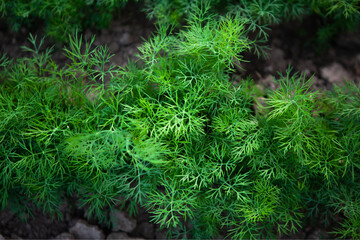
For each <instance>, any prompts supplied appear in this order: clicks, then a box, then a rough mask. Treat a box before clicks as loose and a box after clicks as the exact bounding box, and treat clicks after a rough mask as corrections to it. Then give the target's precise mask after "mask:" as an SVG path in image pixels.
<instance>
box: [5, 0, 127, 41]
mask: <svg viewBox="0 0 360 240" xmlns="http://www.w3.org/2000/svg"><path fill="white" fill-rule="evenodd" d="M126 1H127V0H105V1H104V0H100V1H99V0H86V1H83V0H30V1H28V0H16V1H13V0H0V17H2V18H4V19H5V21H6V22H7V23H8V25H9V26H10V27H11V28H12V29H13V30H15V31H18V30H19V29H20V28H21V27H22V26H24V25H25V26H30V27H34V26H36V25H41V24H43V25H44V30H45V33H46V35H47V36H50V37H52V38H53V39H56V40H57V41H65V40H67V36H68V35H69V34H73V33H74V32H75V31H76V30H84V29H86V28H96V29H103V28H107V27H108V26H109V23H110V21H111V19H112V17H113V14H114V13H116V10H117V9H119V8H120V7H122V6H124V5H125V3H126Z"/></svg>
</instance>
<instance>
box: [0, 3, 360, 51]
mask: <svg viewBox="0 0 360 240" xmlns="http://www.w3.org/2000/svg"><path fill="white" fill-rule="evenodd" d="M127 2H128V1H127V0H96V1H95V0H87V1H82V0H71V1H68V0H60V1H55V0H51V1H45V0H31V1H27V0H16V1H12V0H0V16H1V17H3V18H4V19H5V21H6V22H7V23H8V24H9V25H10V26H11V28H12V29H14V30H18V29H20V27H21V26H23V25H24V24H27V25H28V26H33V25H36V24H38V22H39V20H41V21H42V22H44V27H45V32H46V34H47V35H48V36H51V37H53V38H54V39H56V40H58V41H65V40H67V35H68V34H70V33H74V32H75V31H76V30H84V29H86V28H97V29H103V28H107V27H108V25H109V23H110V21H111V19H112V17H113V15H114V14H116V13H117V9H119V8H120V7H123V6H124V5H125V4H126V3H127ZM135 2H140V3H141V4H142V5H144V7H143V10H144V11H145V12H146V13H147V16H148V17H149V19H156V21H157V22H158V23H160V24H171V25H175V26H178V27H180V26H182V25H183V24H184V20H185V19H187V18H188V17H189V16H190V13H191V9H193V8H194V7H199V6H201V5H203V4H204V3H206V4H208V5H209V6H210V7H211V11H213V12H214V13H218V14H220V15H226V14H233V15H237V16H240V17H242V18H244V19H247V21H248V25H247V28H248V29H249V30H250V31H253V32H256V37H255V39H256V40H257V41H260V42H266V41H267V38H268V33H267V32H268V31H267V30H268V29H269V25H271V24H279V23H281V22H283V21H284V20H289V19H299V18H301V17H303V16H304V15H309V14H317V15H319V16H320V17H321V18H322V19H323V22H324V24H323V27H322V28H320V30H319V31H318V33H317V42H318V43H319V45H323V44H327V43H328V42H329V41H330V40H331V39H332V38H333V37H334V36H335V35H336V34H337V33H339V32H341V31H343V30H352V29H355V28H356V27H358V26H359V22H360V12H359V7H360V6H359V3H358V1H357V0H291V1H288V0H221V1H220V0H212V1H203V0H185V1H184V0H155V1H152V0H143V1H139V0H135ZM142 5H141V6H142ZM254 50H255V51H256V52H257V53H258V54H259V55H261V54H264V52H263V51H261V49H254ZM259 51H260V52H259Z"/></svg>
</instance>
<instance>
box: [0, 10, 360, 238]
mask: <svg viewBox="0 0 360 240" xmlns="http://www.w3.org/2000/svg"><path fill="white" fill-rule="evenodd" d="M138 9H139V7H138V6H131V5H130V6H127V7H126V8H125V9H123V10H122V11H121V13H120V14H119V16H117V17H115V19H114V20H113V22H112V23H111V24H110V27H109V29H105V30H101V31H94V30H86V31H85V33H84V35H85V37H86V38H90V37H91V36H92V35H94V34H95V35H96V40H95V45H104V44H106V45H107V46H108V47H109V49H110V52H111V53H113V54H115V55H114V57H113V58H112V61H113V63H115V64H117V65H121V66H124V65H126V64H127V62H128V59H136V57H135V54H136V53H137V52H138V50H137V48H138V47H139V46H140V45H141V43H142V42H143V41H144V39H147V38H148V37H149V36H151V34H152V33H153V32H154V30H155V27H154V25H153V23H152V22H150V21H149V20H147V19H146V17H145V14H144V13H143V12H141V11H139V10H138ZM316 20H317V19H316V17H307V18H305V19H303V20H302V21H292V22H288V23H284V24H281V25H278V26H274V27H273V28H272V31H270V41H269V46H270V47H271V50H270V51H269V58H268V59H264V58H260V59H259V58H257V57H256V56H255V55H253V54H251V53H246V54H245V55H244V59H246V60H248V61H250V62H248V63H242V64H241V68H236V72H235V73H234V75H233V77H234V81H241V79H242V78H246V77H247V76H250V77H251V78H253V79H254V81H255V82H256V84H259V85H262V86H264V87H270V88H274V87H275V85H274V82H273V81H272V76H275V77H278V76H279V75H278V72H280V73H284V72H285V71H286V69H287V67H288V66H289V65H291V66H293V68H294V71H299V72H302V73H305V74H306V76H308V77H311V76H313V78H314V80H315V84H314V87H315V88H316V89H319V90H321V91H324V90H326V89H331V88H332V87H333V85H335V84H341V83H343V82H344V80H351V81H355V82H356V83H359V82H360V30H359V29H358V30H357V31H355V32H351V33H343V34H341V35H339V36H337V37H336V38H335V39H334V40H333V41H332V42H331V45H330V48H328V49H326V50H325V51H323V52H321V53H319V52H318V49H317V47H316V44H314V43H312V42H309V37H311V36H314V34H315V32H316V27H317V24H316ZM304 31H305V32H306V34H305V35H304V34H303V33H304ZM30 32H32V33H33V34H36V35H38V36H39V37H40V36H42V35H43V33H42V30H41V29H26V28H22V29H21V30H20V31H19V32H18V33H13V32H11V31H9V29H7V27H6V25H5V24H4V23H3V22H1V20H0V52H1V53H6V54H7V55H8V56H9V57H12V58H17V57H19V56H26V54H27V53H24V52H23V51H22V50H21V48H20V46H22V45H26V46H29V43H28V41H27V40H26V39H27V37H28V35H29V33H30ZM300 33H301V34H300ZM46 44H47V45H49V44H50V43H49V42H47V43H46ZM62 47H63V46H61V45H56V46H55V53H54V55H53V60H54V61H55V62H57V63H59V64H60V65H64V64H66V58H65V57H64V56H63V55H62V54H61V48H62ZM244 69H245V70H244ZM62 212H63V214H64V218H63V220H58V219H52V218H51V217H50V216H47V215H45V214H43V213H42V212H41V210H39V209H34V216H33V217H30V218H28V220H27V221H22V220H21V218H20V217H19V216H18V215H15V214H14V213H12V212H11V211H9V209H5V210H3V211H1V212H0V240H1V239H10V238H11V239H22V238H23V239H33V238H36V239H51V238H52V239H55V238H56V239H76V238H92V237H94V238H98V237H101V238H107V239H111V238H117V239H120V238H123V239H126V238H133V239H135V238H137V239H140V238H142V239H162V238H165V233H164V231H163V230H160V229H159V226H157V225H155V224H152V223H150V222H149V220H150V216H149V214H147V213H146V212H145V210H144V209H142V208H140V209H139V213H138V215H137V216H135V217H130V216H128V215H127V214H126V213H124V212H121V211H120V212H114V214H115V215H116V217H117V218H118V219H122V220H121V221H122V223H124V224H123V225H124V226H123V227H121V228H117V230H116V231H114V229H115V227H114V225H113V226H107V225H104V224H100V223H98V222H97V221H96V220H94V219H90V220H89V219H87V218H86V209H84V208H83V209H77V208H76V207H75V204H74V201H70V200H69V201H68V204H66V205H65V206H62ZM119 221H120V220H119ZM333 226H334V225H330V226H328V227H327V228H325V227H324V226H323V224H322V220H321V219H316V220H314V222H311V223H310V222H309V223H308V226H307V227H305V228H304V229H303V230H302V231H300V232H299V233H297V234H293V235H289V236H284V237H282V238H292V239H322V238H329V237H331V235H329V233H328V232H329V231H330V230H331V228H332V227H333ZM81 227H83V229H85V230H84V231H85V232H86V233H87V234H90V233H93V234H94V235H86V234H85V235H81V234H82V233H80V232H81V231H80V230H79V229H80V228H81ZM96 234H98V235H96ZM220 237H221V236H220Z"/></svg>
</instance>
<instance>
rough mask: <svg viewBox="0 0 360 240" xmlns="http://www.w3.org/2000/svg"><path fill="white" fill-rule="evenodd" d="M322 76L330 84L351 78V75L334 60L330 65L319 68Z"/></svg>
mask: <svg viewBox="0 0 360 240" xmlns="http://www.w3.org/2000/svg"><path fill="white" fill-rule="evenodd" d="M320 74H321V77H322V78H325V79H327V80H328V81H329V82H331V83H332V84H340V83H342V82H343V81H344V79H346V80H353V79H352V76H351V75H350V74H349V73H348V72H347V71H346V70H345V68H344V67H343V66H341V65H340V64H339V63H336V62H334V63H333V64H331V65H328V66H325V67H322V68H320Z"/></svg>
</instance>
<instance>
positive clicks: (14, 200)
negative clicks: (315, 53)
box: [0, 5, 360, 239]
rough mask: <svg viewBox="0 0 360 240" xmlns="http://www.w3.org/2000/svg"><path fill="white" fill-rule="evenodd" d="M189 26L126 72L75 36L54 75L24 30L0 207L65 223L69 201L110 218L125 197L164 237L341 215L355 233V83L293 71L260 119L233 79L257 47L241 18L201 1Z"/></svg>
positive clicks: (245, 232) (5, 84) (0, 157)
mask: <svg viewBox="0 0 360 240" xmlns="http://www.w3.org/2000/svg"><path fill="white" fill-rule="evenodd" d="M188 23H189V25H188V26H187V27H186V28H184V29H182V30H180V31H179V32H178V33H176V34H175V33H172V28H170V27H169V26H168V25H166V24H164V25H159V27H158V33H157V34H156V35H154V36H153V37H152V38H151V39H149V40H148V41H147V42H145V43H144V44H143V46H142V47H141V48H140V49H139V50H140V54H139V59H140V60H139V63H129V64H128V65H127V67H124V68H119V67H116V66H113V65H110V67H109V66H108V64H109V62H110V58H111V54H110V53H109V52H108V49H107V48H106V47H102V46H99V47H96V48H92V47H91V43H92V41H93V39H92V40H91V41H90V42H88V43H86V44H85V45H84V44H83V41H82V38H81V37H80V36H78V35H75V36H73V37H71V38H70V41H69V46H68V47H67V48H65V49H64V52H65V55H66V56H67V57H68V58H69V59H70V60H71V63H70V64H69V65H67V66H65V67H63V68H59V67H58V66H57V65H56V64H55V63H54V62H53V61H52V60H51V49H49V50H45V51H41V43H42V41H40V42H39V41H37V39H36V38H35V37H32V36H31V37H30V38H29V40H30V42H31V43H32V45H33V48H25V50H28V51H31V52H33V57H31V58H20V59H17V60H16V61H14V60H10V59H8V58H6V56H2V58H1V61H0V67H1V71H0V79H1V82H2V83H1V85H0V93H1V94H0V132H1V138H0V143H1V144H0V166H1V167H0V179H1V181H0V182H1V185H0V187H1V192H2V193H3V194H1V195H0V200H1V203H2V205H1V206H2V208H4V207H6V206H10V207H11V208H12V209H17V208H19V206H25V207H26V206H28V205H26V204H25V205H24V202H25V203H34V204H37V206H39V207H40V206H41V207H42V208H43V209H44V211H47V212H50V213H55V214H56V213H57V214H58V215H59V216H60V217H61V214H60V211H59V210H58V206H59V205H60V204H61V203H62V202H63V201H65V199H66V198H67V197H68V196H69V195H72V194H77V196H78V203H79V206H86V207H88V212H89V215H90V216H92V215H95V216H96V217H98V218H99V219H100V220H103V221H108V217H107V210H109V209H111V208H114V207H115V206H118V205H121V204H122V203H123V202H124V201H125V200H129V201H130V203H131V204H130V207H129V209H128V210H129V211H130V212H131V213H136V211H137V205H141V206H144V207H146V208H147V210H148V211H149V212H150V213H151V218H152V221H153V222H155V223H158V224H160V225H161V226H162V227H165V228H167V229H168V234H169V235H168V236H169V237H183V238H200V239H204V238H212V237H217V236H218V235H219V234H220V233H221V234H223V233H225V234H227V237H231V238H234V239H241V238H270V237H271V238H274V237H276V235H275V234H276V233H278V234H289V233H290V232H296V231H297V230H299V229H300V228H302V227H303V224H304V222H305V221H306V220H309V219H310V220H311V219H316V218H319V219H320V218H321V219H326V220H327V221H328V222H330V221H332V218H333V217H334V214H337V213H340V214H341V216H342V217H343V220H342V221H341V222H340V223H339V227H338V228H337V229H335V230H334V234H338V235H337V236H341V237H344V238H346V237H352V238H357V237H359V236H360V235H359V234H360V233H359V231H358V229H359V228H358V226H359V214H360V213H359V207H358V206H359V196H358V195H359V194H358V193H359V192H360V191H359V184H358V182H359V179H358V178H359V167H360V163H359V161H360V152H359V149H360V148H359V147H358V145H359V144H358V143H359V142H360V128H359V127H360V125H359V120H360V118H359V107H360V102H359V99H360V96H359V86H356V85H355V84H352V83H348V84H347V85H346V86H344V87H337V88H335V89H334V91H332V92H329V93H323V94H320V93H319V92H314V91H312V90H311V88H310V87H311V79H309V80H308V79H305V78H304V76H302V75H299V74H291V71H290V70H289V71H288V72H287V74H286V75H284V76H280V77H279V78H278V79H277V81H278V83H279V88H278V89H276V90H274V91H270V92H269V93H268V94H267V95H266V96H264V97H265V98H266V102H265V105H264V106H257V109H258V108H261V111H258V112H256V111H255V109H256V108H255V107H254V104H255V101H254V94H255V92H256V89H255V87H254V85H253V84H252V82H251V81H249V80H243V81H242V82H241V83H240V84H239V85H237V86H234V85H232V84H231V82H230V79H229V73H230V72H231V71H232V69H233V65H234V62H239V61H242V60H243V59H242V57H241V53H242V52H244V51H246V50H248V49H250V48H252V47H253V45H254V43H253V42H252V41H250V40H249V39H248V38H247V37H246V33H247V30H246V25H247V24H248V20H247V19H244V18H240V17H234V16H233V17H232V16H227V17H220V16H218V15H212V14H210V12H209V5H204V6H203V8H195V9H194V10H193V11H192V13H191V14H190V15H189V18H188ZM105 79H108V80H109V82H110V84H109V85H105V84H104V82H105V81H104V80H105ZM91 94H93V95H94V97H93V98H90V97H89V95H91ZM25 210H26V209H25ZM25 210H24V209H21V211H25ZM27 210H28V211H31V209H30V208H29V209H27Z"/></svg>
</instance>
